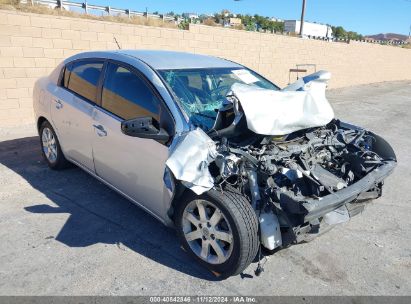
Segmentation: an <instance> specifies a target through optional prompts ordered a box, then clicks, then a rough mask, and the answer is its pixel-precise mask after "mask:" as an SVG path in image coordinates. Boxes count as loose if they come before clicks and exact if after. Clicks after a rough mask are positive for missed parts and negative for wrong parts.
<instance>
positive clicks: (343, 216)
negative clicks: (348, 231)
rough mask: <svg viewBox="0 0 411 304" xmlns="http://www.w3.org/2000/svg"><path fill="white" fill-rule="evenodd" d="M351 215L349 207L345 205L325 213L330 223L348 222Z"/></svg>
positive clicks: (325, 217) (325, 218) (325, 219)
mask: <svg viewBox="0 0 411 304" xmlns="http://www.w3.org/2000/svg"><path fill="white" fill-rule="evenodd" d="M349 219H350V215H349V213H348V210H347V207H345V205H343V206H341V207H340V208H338V209H335V210H334V211H331V212H328V213H327V214H325V215H324V221H325V222H326V223H327V224H328V225H337V224H342V223H345V222H348V220H349Z"/></svg>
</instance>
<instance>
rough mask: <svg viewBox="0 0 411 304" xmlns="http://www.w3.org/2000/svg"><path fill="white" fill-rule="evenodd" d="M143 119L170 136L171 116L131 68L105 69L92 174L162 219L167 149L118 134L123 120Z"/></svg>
mask: <svg viewBox="0 0 411 304" xmlns="http://www.w3.org/2000/svg"><path fill="white" fill-rule="evenodd" d="M147 116H150V117H153V118H154V120H155V121H157V122H158V123H159V124H160V126H162V127H163V128H165V129H166V130H167V131H168V132H169V134H172V133H173V132H174V131H173V128H174V123H173V124H172V125H171V124H169V122H170V117H171V115H170V114H169V112H168V111H167V110H166V109H165V105H164V103H163V101H162V100H161V99H160V97H159V95H158V94H157V93H156V92H155V90H154V89H153V87H152V86H151V84H150V83H149V82H148V81H147V80H146V79H145V78H144V77H143V76H142V75H141V74H140V73H138V71H136V70H133V68H131V67H128V66H124V65H119V64H116V63H113V62H111V63H108V64H107V68H106V72H105V76H104V81H103V86H102V92H101V102H100V106H99V107H96V113H95V115H94V122H93V125H94V132H95V133H94V140H93V154H94V164H95V169H96V173H97V175H99V176H100V177H102V178H103V179H104V180H105V181H107V182H109V183H110V184H111V185H113V186H115V187H116V188H117V189H118V190H120V191H121V192H123V193H124V194H126V195H127V196H129V197H130V198H132V199H133V200H134V201H136V202H138V203H139V204H140V205H142V206H143V207H145V209H146V210H148V211H150V212H151V213H152V214H154V215H155V216H157V217H159V218H161V219H163V218H164V217H165V208H164V204H163V201H164V199H163V195H164V190H165V188H164V182H163V175H164V169H165V162H166V160H167V158H168V147H167V146H166V145H164V144H162V143H159V142H157V141H154V140H152V139H145V138H137V137H130V136H127V135H124V134H123V133H122V132H121V122H122V121H123V120H124V119H130V118H136V117H147ZM165 122H167V123H165Z"/></svg>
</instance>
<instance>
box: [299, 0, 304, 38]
mask: <svg viewBox="0 0 411 304" xmlns="http://www.w3.org/2000/svg"><path fill="white" fill-rule="evenodd" d="M304 14H305V0H303V7H302V9H301V23H300V36H301V37H302V36H303V30H304Z"/></svg>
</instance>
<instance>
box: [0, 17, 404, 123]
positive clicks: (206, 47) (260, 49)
mask: <svg viewBox="0 0 411 304" xmlns="http://www.w3.org/2000/svg"><path fill="white" fill-rule="evenodd" d="M114 37H116V39H117V41H118V42H119V43H120V45H121V47H122V48H123V49H128V48H129V49H167V50H178V51H187V52H194V53H201V54H209V55H214V56H219V57H223V58H227V59H229V60H234V61H237V62H239V63H241V64H244V65H246V66H248V67H250V68H252V69H255V70H257V71H258V72H259V73H261V74H262V75H264V76H266V77H267V78H269V79H271V80H272V81H274V82H275V83H277V84H279V85H280V86H284V85H286V84H287V83H288V70H289V69H290V68H293V67H295V65H296V64H307V63H314V64H317V69H326V70H329V71H331V72H332V74H333V78H332V80H331V82H330V87H333V88H336V87H344V86H351V85H357V84H366V83H373V82H381V81H394V80H405V79H411V50H407V49H401V48H397V47H392V46H381V45H373V44H366V43H351V44H343V43H330V42H324V41H314V40H304V39H299V38H293V37H286V36H279V35H272V34H261V33H252V32H245V31H238V30H230V29H224V28H215V27H208V26H201V25H192V26H190V30H188V31H184V30H177V29H167V28H155V27H146V26H137V25H129V24H121V23H112V22H105V21H95V20H87V19H78V18H69V17H59V16H51V15H38V14H30V13H21V12H16V11H7V10H0V128H1V127H5V126H15V125H21V124H30V123H32V122H33V110H32V91H33V84H34V82H35V81H36V79H38V78H39V77H42V76H45V75H48V74H49V73H50V72H51V70H53V68H54V67H55V66H56V65H57V64H58V63H59V62H60V61H61V60H63V59H64V58H66V57H68V56H71V55H73V54H75V53H78V52H82V51H86V50H105V49H117V44H116V43H115V41H114ZM294 77H295V75H294Z"/></svg>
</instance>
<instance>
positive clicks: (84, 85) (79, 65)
mask: <svg viewBox="0 0 411 304" xmlns="http://www.w3.org/2000/svg"><path fill="white" fill-rule="evenodd" d="M102 69H103V63H102V62H90V61H87V62H81V61H79V62H75V63H73V64H72V65H70V66H67V67H66V71H65V73H64V86H66V85H67V88H68V89H69V90H71V91H73V92H74V93H77V94H78V95H80V96H82V97H84V98H86V99H88V100H90V101H92V102H96V96H97V85H98V80H99V78H100V74H101V70H102ZM68 70H69V71H70V74H69V73H68ZM68 74H69V75H70V78H69V79H66V75H68ZM66 81H67V83H66Z"/></svg>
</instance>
